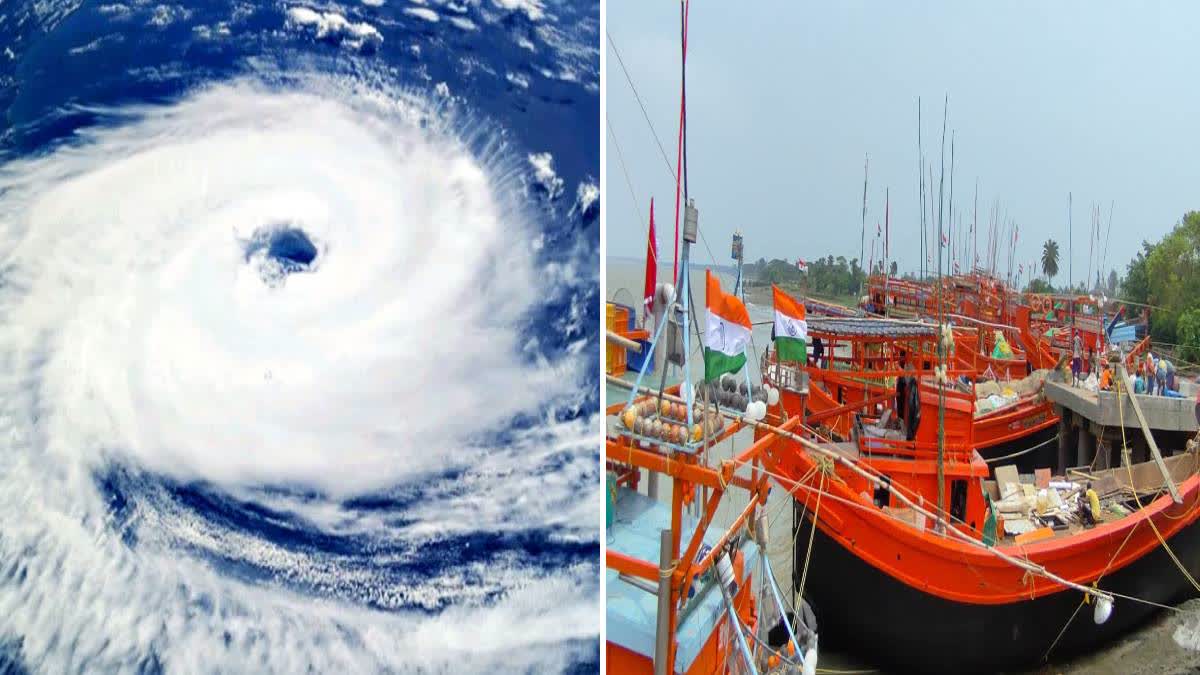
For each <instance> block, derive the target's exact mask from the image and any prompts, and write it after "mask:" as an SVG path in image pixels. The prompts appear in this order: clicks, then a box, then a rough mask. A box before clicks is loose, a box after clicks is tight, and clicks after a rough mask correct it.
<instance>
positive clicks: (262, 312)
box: [0, 0, 601, 673]
mask: <svg viewBox="0 0 1200 675" xmlns="http://www.w3.org/2000/svg"><path fill="white" fill-rule="evenodd" d="M599 42H600V36H599V4H598V3H597V2H586V1H583V0H461V1H458V2H453V1H450V0H419V1H418V0H413V1H410V0H362V1H361V2H359V1H357V0H354V1H351V0H342V1H341V2H331V1H326V0H321V1H316V0H282V1H278V2H246V1H243V0H203V1H201V2H188V3H173V2H169V1H167V2H159V1H157V0H101V1H94V2H93V1H80V0H36V1H32V2H31V1H27V0H17V1H15V2H11V1H10V2H5V3H3V4H0V439H3V440H2V442H0V673H74V672H88V673H96V672H101V673H102V672H139V673H155V672H170V673H185V672H256V673H266V672H286V673H299V672H346V673H368V672H423V673H432V672H454V673H459V672H536V673H542V672H594V671H595V670H596V669H597V668H598V664H599V648H600V647H599V630H600V620H601V619H600V614H601V612H600V600H599V581H598V579H599V529H600V522H601V519H600V499H601V493H600V490H599V479H600V476H599V448H598V447H597V444H596V438H597V437H598V431H599V428H600V421H601V420H600V416H599V402H600V397H599V393H598V386H597V385H598V381H599V373H598V368H597V364H596V358H595V354H596V350H597V349H598V346H599V345H598V334H597V331H596V326H597V324H598V321H599V315H598V311H599V306H600V303H599V295H600V290H599V274H598V269H599V259H598V248H599V208H600V201H599V197H600V194H599V147H598V138H599V135H598V129H599V84H600V73H599Z"/></svg>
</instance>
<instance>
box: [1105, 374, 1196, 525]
mask: <svg viewBox="0 0 1200 675" xmlns="http://www.w3.org/2000/svg"><path fill="white" fill-rule="evenodd" d="M1117 374H1119V375H1120V376H1121V384H1123V385H1125V392H1124V393H1126V394H1127V395H1128V396H1129V400H1130V402H1131V403H1132V404H1133V413H1134V414H1135V415H1137V420H1138V424H1140V425H1141V426H1142V435H1144V436H1145V437H1146V443H1147V445H1149V446H1150V454H1151V455H1153V456H1154V463H1155V464H1157V465H1158V470H1159V471H1160V472H1162V477H1163V481H1165V482H1166V486H1167V491H1169V492H1170V493H1171V499H1174V500H1175V503H1176V504H1182V503H1183V498H1182V497H1180V496H1179V489H1178V488H1176V487H1175V481H1174V480H1172V478H1171V472H1170V471H1169V470H1168V469H1167V465H1166V463H1165V462H1163V456H1162V453H1161V452H1159V451H1158V443H1155V442H1154V434H1152V433H1150V425H1149V424H1146V417H1145V416H1144V415H1142V406H1141V405H1139V404H1138V400H1137V395H1135V394H1134V393H1133V382H1132V381H1131V380H1130V379H1129V371H1127V370H1125V364H1124V363H1117Z"/></svg>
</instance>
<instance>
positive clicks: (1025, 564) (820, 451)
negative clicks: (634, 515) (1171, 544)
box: [606, 376, 1112, 599]
mask: <svg viewBox="0 0 1200 675" xmlns="http://www.w3.org/2000/svg"><path fill="white" fill-rule="evenodd" d="M606 381H608V382H610V383H612V384H613V385H615V386H621V387H630V384H629V383H628V382H625V381H623V380H621V379H620V378H616V377H612V376H607V377H606ZM631 388H632V387H631ZM643 389H644V390H645V391H651V390H650V389H649V388H643ZM662 396H663V397H664V398H667V395H666V394H662ZM670 398H672V399H677V397H670ZM678 400H681V399H678ZM722 414H724V415H725V416H726V417H728V418H730V419H732V420H734V421H740V422H741V423H742V424H743V425H745V426H747V427H750V428H764V429H765V430H767V431H768V432H770V433H773V434H775V435H777V436H780V437H782V438H788V439H790V440H792V441H795V442H796V443H799V444H800V445H801V447H804V448H806V449H807V450H808V451H809V452H810V453H815V455H821V456H824V457H826V458H828V459H829V460H831V461H833V462H838V463H841V464H843V465H844V466H845V467H846V468H847V469H848V470H850V471H853V472H855V473H857V474H859V475H860V476H862V477H863V478H866V479H868V480H870V481H871V482H872V483H873V484H875V485H880V486H881V487H884V488H885V489H887V490H888V491H889V492H890V493H891V494H893V495H895V496H896V497H897V498H898V499H900V501H902V502H904V504H905V505H906V506H908V507H909V508H910V509H912V510H913V511H915V512H917V513H920V514H921V515H923V516H925V517H926V518H931V519H932V520H933V522H934V523H935V524H937V525H938V526H939V527H940V528H941V530H942V531H941V534H942V535H943V536H946V535H947V533H949V535H950V536H951V537H953V538H956V539H958V540H959V541H961V542H963V543H965V544H967V545H969V546H973V547H975V548H978V549H981V550H983V551H985V552H987V553H989V554H991V555H994V556H996V557H997V558H999V559H1001V560H1003V561H1004V562H1007V563H1009V564H1011V565H1014V566H1016V567H1018V568H1021V569H1024V570H1029V571H1032V572H1034V573H1035V574H1038V575H1040V576H1044V577H1046V578H1048V579H1050V580H1051V581H1054V582H1055V583H1057V584H1059V585H1060V586H1064V587H1066V588H1070V589H1074V590H1076V591H1079V592H1081V593H1084V594H1091V595H1097V596H1099V597H1107V598H1109V599H1111V598H1112V594H1111V593H1108V592H1107V591H1097V590H1096V589H1092V588H1088V587H1086V586H1083V585H1081V584H1078V583H1076V582H1073V581H1070V580H1068V579H1065V578H1063V577H1061V576H1058V575H1057V574H1053V573H1051V572H1050V571H1049V570H1047V569H1046V568H1045V567H1042V566H1040V565H1035V564H1034V563H1033V562H1031V561H1030V560H1028V559H1027V558H1022V557H1017V556H1012V555H1009V554H1007V553H1005V552H1003V551H1000V550H998V549H996V548H994V547H990V546H985V545H984V544H983V542H981V541H979V540H977V539H974V538H972V537H971V536H970V535H967V534H965V533H963V532H961V531H959V530H958V529H957V528H954V527H947V520H946V519H945V518H944V517H943V516H940V515H935V514H934V513H932V512H931V511H929V510H928V509H926V508H924V507H923V506H920V505H918V504H917V502H915V501H913V500H912V499H910V498H909V497H908V496H907V495H905V494H904V493H903V492H901V491H900V490H897V489H895V488H894V486H893V485H892V484H891V482H890V481H883V479H881V478H879V477H876V476H873V475H872V474H871V473H870V471H868V470H867V469H864V468H863V467H861V466H859V464H858V462H856V461H854V460H852V459H850V458H848V457H845V456H843V455H840V454H837V453H835V452H834V451H832V450H829V449H827V448H822V447H821V446H819V445H817V444H816V443H814V442H813V441H811V440H809V439H806V438H804V437H802V436H800V435H798V434H794V433H792V432H789V431H784V430H782V429H779V428H776V427H773V426H771V425H768V424H764V423H762V422H758V421H755V420H750V419H747V418H746V417H744V416H742V415H737V414H735V413H732V412H728V411H722ZM760 470H762V471H764V473H766V474H767V475H772V476H775V477H777V478H783V477H780V476H778V474H772V473H771V472H769V471H767V470H766V468H765V467H762V468H761V469H760ZM783 480H784V481H785V482H786V483H793V482H794V481H792V480H790V479H786V478H784V479H783ZM822 492H824V491H823V490H822ZM831 496H832V495H831ZM864 508H865V507H864ZM875 512H876V513H878V511H875Z"/></svg>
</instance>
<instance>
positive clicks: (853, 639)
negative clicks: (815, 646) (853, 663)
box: [794, 519, 1200, 673]
mask: <svg viewBox="0 0 1200 675" xmlns="http://www.w3.org/2000/svg"><path fill="white" fill-rule="evenodd" d="M811 527H812V525H811V521H809V520H807V519H806V520H804V521H803V524H802V525H801V528H800V532H799V536H798V537H797V539H796V541H797V545H796V551H795V553H796V560H795V567H794V569H795V570H796V572H795V574H796V575H797V579H795V583H797V584H799V578H798V577H799V575H800V573H801V570H803V568H804V558H805V554H806V553H807V551H808V548H807V546H808V540H809V534H810V529H811ZM1170 545H1171V547H1172V549H1173V550H1174V551H1175V553H1176V554H1177V555H1178V556H1179V558H1180V559H1181V560H1183V561H1186V562H1185V564H1187V565H1188V566H1189V571H1190V572H1191V574H1192V575H1193V577H1195V576H1197V575H1200V528H1198V527H1197V524H1196V523H1195V522H1193V523H1192V524H1190V525H1188V526H1187V527H1185V528H1183V529H1181V530H1180V531H1179V532H1177V533H1176V534H1175V536H1174V537H1172V538H1171V541H1170ZM812 547H813V549H812V555H811V559H810V562H809V565H808V577H807V581H806V584H805V588H806V590H805V593H804V598H805V599H806V600H808V601H809V602H810V603H811V604H812V607H813V609H814V611H815V613H816V616H817V622H818V625H819V626H820V627H821V642H822V645H823V646H828V647H833V648H835V649H836V648H838V647H839V646H850V647H853V649H854V650H855V653H856V654H860V655H862V656H863V657H864V658H866V659H868V660H870V661H872V663H873V665H876V666H879V667H881V668H885V669H887V670H888V671H893V670H895V671H898V672H919V673H935V672H944V673H977V672H996V671H1001V670H1012V669H1018V668H1027V667H1031V666H1035V665H1037V664H1040V663H1043V662H1045V661H1047V660H1049V661H1058V660H1061V659H1064V658H1068V657H1070V656H1074V655H1078V654H1081V653H1085V652H1087V651H1088V650H1090V649H1094V648H1096V647H1098V646H1099V645H1102V644H1104V643H1106V642H1109V641H1111V640H1113V639H1114V638H1116V637H1118V636H1120V635H1121V634H1123V633H1125V632H1127V631H1129V630H1130V629H1132V628H1134V627H1136V626H1137V625H1139V624H1141V623H1143V622H1145V621H1146V620H1147V619H1148V618H1150V617H1151V616H1152V615H1153V614H1154V613H1155V612H1156V611H1157V609H1156V608H1155V607H1153V606H1150V605H1147V604H1143V603H1137V602H1132V601H1129V600H1122V599H1120V598H1118V599H1117V601H1116V603H1115V606H1114V611H1113V613H1112V616H1110V617H1109V619H1108V621H1107V622H1106V623H1104V624H1103V625H1096V624H1095V622H1094V621H1093V617H1092V613H1093V607H1092V606H1091V605H1083V606H1082V607H1080V601H1081V596H1080V594H1079V593H1078V592H1074V591H1069V590H1064V591H1061V592H1057V593H1050V594H1047V595H1043V596H1039V597H1037V598H1035V599H1032V600H1029V599H1026V600H1021V601H1017V602H1009V603H1003V604H975V603H969V602H958V601H952V600H949V599H946V598H943V597H940V596H938V595H934V594H931V593H926V592H923V591H922V590H920V589H919V588H916V587H914V586H912V585H910V584H908V583H905V582H903V581H900V580H898V579H896V578H895V577H893V576H891V575H889V574H887V573H885V572H883V571H881V570H879V569H878V568H876V567H874V566H873V565H871V564H869V563H868V562H866V561H864V560H863V559H861V558H860V557H858V556H857V555H855V554H854V553H853V552H852V551H850V550H848V549H847V548H846V547H844V546H843V545H841V544H840V543H838V542H837V541H836V540H834V539H833V538H831V537H829V536H828V535H826V534H825V533H824V532H823V531H822V530H821V528H817V532H816V536H815V537H814V538H813V544H812ZM968 573H969V572H968V571H966V570H964V571H963V574H968ZM1099 586H1100V588H1102V589H1104V590H1108V591H1113V592H1116V593H1121V594H1125V595H1130V596H1134V597H1138V598H1143V599H1146V600H1150V601H1153V602H1157V603H1162V604H1172V603H1176V602H1178V601H1180V600H1182V599H1184V598H1186V597H1189V596H1190V595H1193V593H1192V586H1191V584H1190V583H1189V582H1188V581H1187V580H1186V579H1185V578H1184V577H1183V575H1182V574H1181V573H1180V572H1179V569H1178V568H1177V567H1176V566H1175V564H1174V563H1173V562H1172V561H1171V559H1170V557H1169V556H1168V555H1167V553H1166V552H1165V551H1164V550H1163V549H1162V548H1155V549H1153V550H1152V551H1150V552H1148V553H1147V554H1145V555H1144V556H1142V557H1141V558H1139V559H1137V560H1136V561H1134V562H1132V563H1131V564H1129V565H1127V566H1125V567H1123V568H1121V569H1119V570H1114V571H1112V572H1111V573H1109V574H1108V575H1106V576H1105V577H1104V578H1103V579H1102V580H1101V582H1100V584H1099ZM1077 608H1078V614H1077V615H1076V616H1075V618H1074V620H1073V621H1071V622H1070V625H1069V626H1068V627H1067V628H1066V630H1065V631H1064V632H1063V634H1062V637H1061V638H1059V639H1058V641H1057V644H1055V638H1056V636H1058V635H1059V632H1060V631H1062V630H1063V627H1064V626H1065V625H1067V622H1068V620H1070V619H1071V616H1072V614H1074V613H1075V612H1076V609H1077ZM1052 646H1053V649H1052Z"/></svg>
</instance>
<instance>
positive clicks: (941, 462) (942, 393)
mask: <svg viewBox="0 0 1200 675" xmlns="http://www.w3.org/2000/svg"><path fill="white" fill-rule="evenodd" d="M949 115H950V94H946V100H945V103H944V107H943V109H942V168H941V175H940V176H939V177H938V218H937V226H938V241H937V247H938V260H937V263H938V266H937V270H938V274H937V312H938V336H937V354H938V370H939V373H938V378H937V380H938V447H937V481H938V484H937V500H938V503H937V506H938V515H939V516H941V515H942V514H944V513H945V512H946V466H945V456H946V382H945V377H946V370H945V369H946V358H945V356H946V354H945V352H946V350H945V346H944V345H943V344H942V326H943V323H942V322H943V320H944V319H943V314H942V204H943V203H944V200H943V199H942V195H943V189H944V188H945V185H946V118H947V117H949ZM952 143H953V141H952ZM951 147H953V145H951ZM938 529H939V530H941V529H942V527H941V524H940V523H939V525H938Z"/></svg>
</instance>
